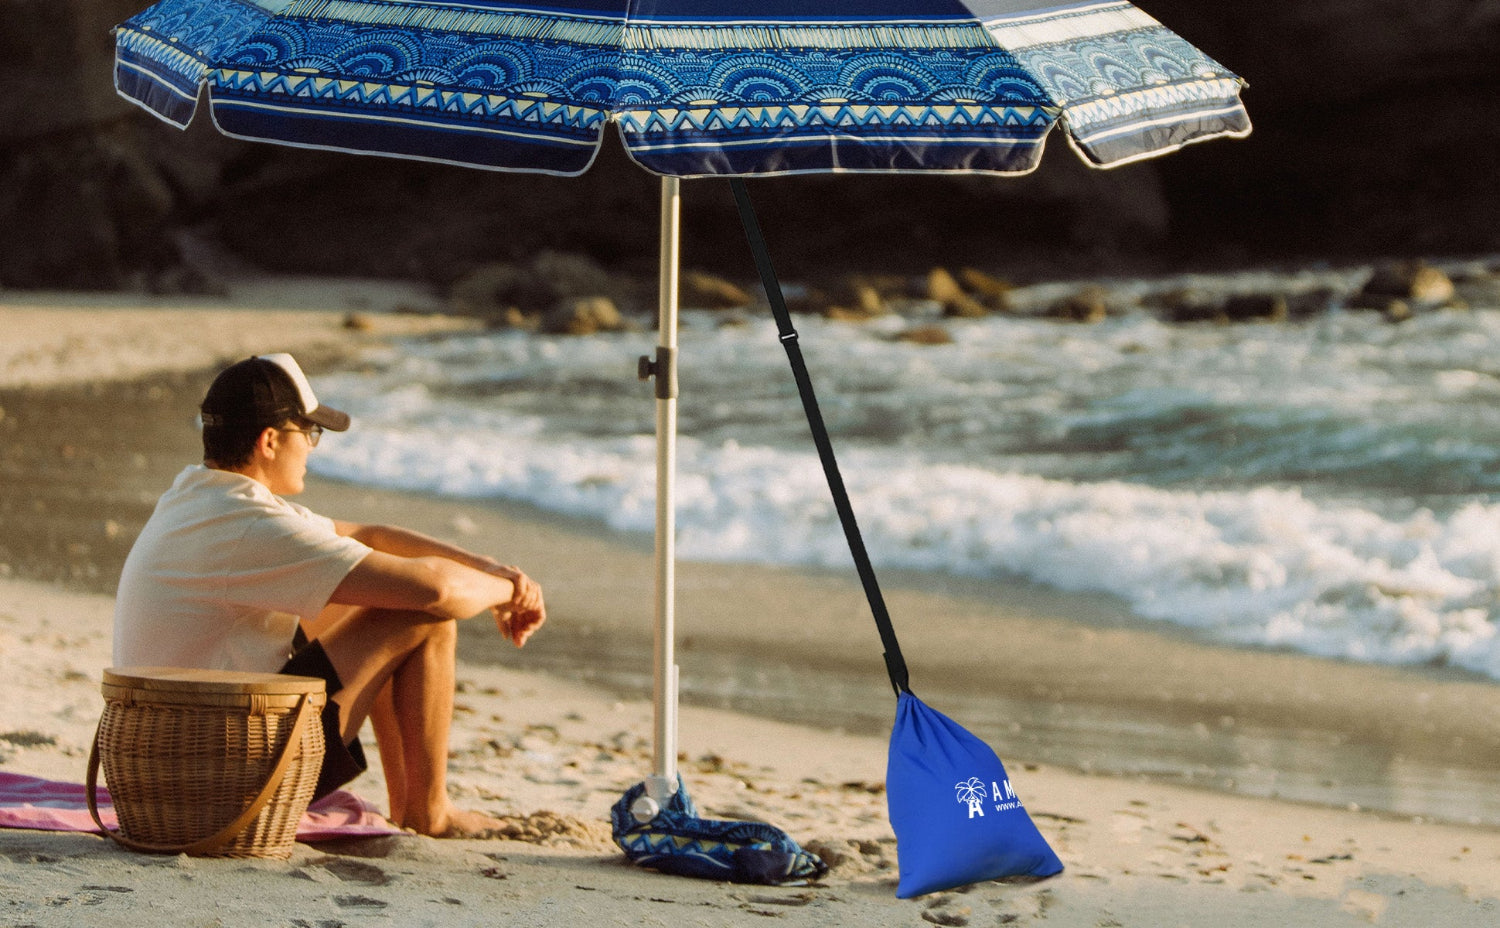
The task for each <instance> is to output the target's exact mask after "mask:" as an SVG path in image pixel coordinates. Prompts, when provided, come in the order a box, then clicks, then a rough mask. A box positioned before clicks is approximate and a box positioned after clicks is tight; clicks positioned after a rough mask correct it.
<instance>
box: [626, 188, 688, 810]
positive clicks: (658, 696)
mask: <svg viewBox="0 0 1500 928" xmlns="http://www.w3.org/2000/svg"><path fill="white" fill-rule="evenodd" d="M680 186H681V185H680V184H679V182H678V180H677V178H675V177H663V178H662V179H661V256H660V269H659V279H658V287H657V306H658V313H657V321H658V337H657V343H656V357H655V358H654V359H652V358H641V364H640V375H641V379H642V380H646V379H649V378H652V377H655V378H656V631H655V647H654V649H653V650H654V655H653V658H654V660H653V663H654V680H653V684H652V701H653V703H654V706H655V714H654V734H655V756H654V759H653V765H652V772H651V775H650V776H648V777H647V778H646V793H645V795H644V796H642V797H641V798H640V799H639V800H637V802H636V804H635V805H634V806H633V807H632V808H631V812H632V814H634V815H635V817H636V818H637V819H638V820H639V821H641V822H648V821H650V820H651V819H653V818H655V817H656V814H657V813H658V812H659V811H661V808H662V806H664V805H665V804H666V801H667V800H668V799H669V798H670V797H671V796H672V794H674V793H676V792H677V657H676V614H675V613H676V589H677V581H676V564H677V543H676V542H677V517H676V493H675V489H674V481H675V476H676V471H677V274H678V267H679V258H678V254H679V243H680V238H679V230H680V221H679V217H680V215H681V203H682V196H681V191H680Z"/></svg>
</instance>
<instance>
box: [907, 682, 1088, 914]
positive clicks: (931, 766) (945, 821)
mask: <svg viewBox="0 0 1500 928" xmlns="http://www.w3.org/2000/svg"><path fill="white" fill-rule="evenodd" d="M885 789H886V800H887V803H888V805H889V809H890V817H891V827H892V828H893V829H895V832H896V853H897V857H898V859H899V863H900V870H901V881H900V883H899V885H897V887H896V896H897V897H898V898H901V899H909V898H911V897H912V896H920V895H923V894H924V893H932V892H937V891H938V890H943V889H952V888H954V887H956V886H964V885H967V884H969V883H977V882H980V881H981V880H993V879H998V878H1000V877H1005V876H1034V877H1045V876H1052V875H1053V874H1056V873H1061V872H1062V869H1063V865H1062V861H1061V860H1058V858H1057V855H1056V854H1055V853H1053V852H1052V848H1051V847H1049V846H1048V845H1047V841H1046V839H1045V838H1043V837H1042V835H1041V833H1040V832H1038V831H1037V830H1036V825H1035V824H1033V823H1032V821H1031V816H1030V815H1027V814H1026V809H1025V808H1023V807H1022V805H1021V801H1020V800H1019V799H1018V798H1016V794H1015V791H1014V790H1013V789H1012V788H1011V785H1010V778H1009V777H1008V776H1006V773H1005V766H1004V765H1003V764H1001V763H1000V758H999V757H997V756H996V755H995V752H994V751H993V750H991V749H990V747H989V745H987V744H985V743H984V742H983V741H980V740H979V739H978V738H976V737H974V736H973V735H971V734H970V733H969V732H968V731H966V730H965V729H964V728H963V727H962V726H961V725H959V724H958V723H957V722H955V721H953V720H952V719H950V718H948V717H947V716H946V715H943V714H942V713H941V712H938V711H937V710H935V709H932V708H929V707H928V706H927V705H926V704H924V703H923V702H922V701H921V700H920V699H918V698H917V697H915V696H913V695H912V694H911V693H910V692H907V691H903V692H902V693H901V694H900V696H899V698H898V700H897V703H896V724H895V726H894V728H893V729H892V730H891V750H890V759H889V761H888V764H887V767H886V775H885Z"/></svg>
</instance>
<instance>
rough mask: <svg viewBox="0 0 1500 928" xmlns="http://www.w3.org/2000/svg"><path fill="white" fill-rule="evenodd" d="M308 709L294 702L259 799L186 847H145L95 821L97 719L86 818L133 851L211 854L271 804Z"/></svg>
mask: <svg viewBox="0 0 1500 928" xmlns="http://www.w3.org/2000/svg"><path fill="white" fill-rule="evenodd" d="M311 708H312V706H311V704H310V703H309V702H308V694H306V693H304V694H303V695H302V698H301V699H300V700H299V701H298V702H297V719H296V721H294V722H293V723H292V731H291V734H289V735H287V739H286V741H285V743H283V744H282V745H281V751H280V752H279V754H278V756H277V758H276V766H275V767H273V768H272V769H271V774H270V776H268V777H267V778H266V785H265V786H263V787H261V791H260V795H258V796H256V797H255V801H253V802H251V803H250V805H248V806H246V807H245V811H243V812H241V813H240V814H239V815H238V816H237V817H236V818H235V820H234V821H232V822H230V823H229V824H228V825H225V826H224V827H223V828H222V829H220V830H219V832H218V833H217V834H214V835H210V836H209V837H207V838H202V839H200V840H197V841H193V842H191V843H189V844H177V845H172V844H147V843H145V842H143V841H133V840H131V839H130V838H127V837H125V836H124V835H123V834H121V833H120V832H119V831H111V830H110V829H108V828H105V827H104V822H103V821H102V820H101V819H100V818H99V801H98V797H97V796H96V795H95V793H96V792H97V789H96V784H97V783H98V782H99V732H100V729H102V728H103V726H104V720H103V719H102V718H101V719H100V720H99V727H98V728H95V729H94V743H93V746H92V747H90V748H89V771H88V776H87V777H85V779H84V791H85V792H86V793H87V798H88V804H89V814H90V815H92V816H93V817H94V824H95V825H98V826H99V830H100V831H102V832H104V834H106V835H108V836H109V837H111V838H113V839H115V841H117V842H119V843H120V844H121V845H123V846H124V847H128V848H130V849H131V850H133V851H145V852H147V853H150V854H187V855H189V856H206V855H209V854H212V853H213V852H214V851H217V850H218V849H219V848H221V847H223V846H224V845H226V844H228V843H229V842H230V841H233V840H234V837H235V835H238V834H239V833H240V832H241V831H243V830H244V829H245V826H247V825H249V824H250V823H251V822H253V821H255V817H256V816H257V815H259V814H260V812H261V810H262V809H264V808H265V807H266V803H268V802H270V801H271V797H272V796H274V795H275V793H276V790H277V788H279V787H280V786H281V781H282V779H283V778H285V777H286V772H287V768H289V767H290V766H291V765H292V761H294V760H296V759H297V755H298V754H299V753H301V749H302V733H303V731H304V730H305V729H306V728H307V719H308V717H309V716H311V715H312V711H311Z"/></svg>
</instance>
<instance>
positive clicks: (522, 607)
mask: <svg viewBox="0 0 1500 928" xmlns="http://www.w3.org/2000/svg"><path fill="white" fill-rule="evenodd" d="M489 572H490V573H492V574H494V575H495V576H497V577H504V578H505V579H507V580H509V581H510V582H511V586H512V588H513V592H512V593H511V597H510V601H509V602H507V603H501V604H499V605H497V606H495V607H494V610H493V612H494V613H495V627H496V628H498V629H500V634H502V635H504V636H505V637H507V638H509V639H510V640H511V642H512V643H514V644H515V646H516V647H518V648H519V647H523V646H524V645H525V644H526V639H528V638H530V637H531V636H532V633H534V632H535V631H536V630H537V629H539V628H541V627H542V623H544V622H546V621H547V606H546V603H545V602H544V601H543V600H542V588H541V586H540V585H539V584H538V583H537V582H536V581H535V580H533V579H531V578H530V577H528V576H526V574H524V573H523V572H521V570H520V569H519V568H516V567H509V566H506V565H503V564H497V565H495V566H494V567H492V568H490V571H489Z"/></svg>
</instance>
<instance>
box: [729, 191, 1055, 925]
mask: <svg viewBox="0 0 1500 928" xmlns="http://www.w3.org/2000/svg"><path fill="white" fill-rule="evenodd" d="M730 186H731V187H732V189H733V191H734V198H735V204H736V206H737V207H738V208H739V213H740V221H741V222H742V223H743V225H744V227H745V237H746V238H747V239H748V240H749V242H750V249H751V251H753V252H754V254H755V264H756V268H757V270H758V271H759V273H760V278H761V283H762V285H763V286H764V287H765V290H766V298H767V299H768V300H769V301H770V304H771V311H772V313H774V314H775V316H776V325H777V328H778V329H779V330H780V337H781V344H782V345H783V346H784V347H785V348H786V353H787V358H788V360H789V361H790V362H791V366H792V372H793V375H794V376H795V377H796V379H797V389H798V392H799V393H800V394H801V395H802V408H803V411H804V412H806V413H807V422H808V425H809V427H810V428H811V429H812V433H813V441H814V443H815V444H816V445H817V448H818V457H819V459H820V460H821V461H822V464H823V472H824V474H825V475H826V476H827V478H828V489H829V491H830V492H831V493H832V494H833V499H834V505H835V507H836V508H837V510H838V513H839V521H840V523H841V524H842V526H843V528H844V535H845V537H846V538H847V539H848V542H849V551H850V554H852V555H853V557H854V563H855V566H856V568H857V569H858V571H859V577H860V581H861V583H862V584H863V585H864V589H865V596H866V598H867V599H868V600H869V602H870V611H871V612H872V613H873V614H874V617H875V624H876V626H877V627H878V628H879V630H880V640H881V643H882V644H883V645H884V646H885V665H886V672H887V673H888V674H889V675H890V678H891V686H892V687H893V688H894V689H895V690H896V720H895V724H894V726H893V727H892V730H891V745H890V753H889V757H888V761H887V765H886V800H887V804H888V809H889V814H890V819H891V827H892V829H893V830H894V831H895V832H896V850H897V858H898V862H899V866H900V877H901V878H900V882H899V884H898V885H897V887H896V895H897V896H899V897H901V898H903V899H904V898H909V897H912V896H920V895H923V894H925V893H931V892H937V891H939V890H943V889H952V888H954V887H957V886H964V885H967V884H969V883H976V882H979V881H981V880H992V879H998V878H1000V877H1010V876H1027V877H1038V878H1040V877H1048V876H1052V875H1054V874H1057V873H1060V872H1062V869H1063V865H1062V861H1061V860H1059V859H1058V857H1057V855H1056V854H1055V853H1054V852H1053V851H1052V848H1051V847H1050V846H1048V844H1047V841H1046V839H1045V838H1043V837H1042V835H1041V833H1040V832H1038V831H1037V828H1036V824H1035V823H1034V822H1032V820H1031V816H1030V815H1029V814H1028V813H1027V812H1026V809H1025V807H1024V806H1023V805H1022V804H1021V801H1020V799H1019V798H1018V797H1017V796H1016V792H1015V789H1014V787H1013V786H1012V785H1011V781H1010V777H1009V775H1008V774H1007V773H1006V772H1005V766H1004V765H1003V764H1002V763H1001V762H1000V758H999V757H998V756H997V755H996V754H995V752H994V751H993V750H992V749H991V748H990V747H989V746H988V745H987V744H985V743H984V742H983V741H982V740H980V739H979V738H977V737H975V736H974V735H973V734H971V733H970V732H968V731H967V730H965V729H964V728H963V726H961V725H959V724H958V723H957V722H954V721H953V720H952V719H950V718H948V717H947V716H946V715H943V714H942V713H941V712H938V711H936V710H934V709H932V708H930V707H928V706H927V705H926V704H925V703H923V702H922V701H921V700H920V699H918V698H917V697H916V696H915V695H913V694H912V692H911V688H910V686H909V680H908V673H907V669H906V661H905V659H904V658H903V657H902V655H901V646H900V644H899V642H897V640H896V631H895V628H894V627H893V626H892V624H891V618H890V614H889V612H888V611H887V609H886V606H885V599H884V597H883V596H882V595H881V592H880V584H879V583H878V582H877V581H876V579H875V569H874V567H873V565H872V564H871V563H870V556H869V553H868V552H867V551H866V550H865V545H864V540H863V539H862V538H861V537H860V531H859V524H858V522H857V521H856V520H855V518H854V509H853V506H852V505H851V504H850V502H849V493H848V490H847V489H846V488H845V486H844V480H843V477H842V476H841V475H840V473H839V466H838V461H837V459H836V458H835V457H834V454H833V443H832V441H831V440H830V439H829V437H828V428H827V426H826V425H825V424H824V422H823V416H822V413H821V412H820V411H819V409H818V401H817V397H816V395H815V394H814V392H813V386H812V378H811V377H810V375H809V374H808V371H807V364H806V362H805V361H804V359H803V357H802V349H801V347H800V346H799V345H798V339H797V332H796V330H795V329H794V328H793V326H792V320H791V314H790V313H789V312H788V311H787V308H786V300H785V298H784V297H783V296H782V293H781V285H780V284H779V283H778V282H777V280H776V272H775V270H774V269H773V268H772V266H771V258H770V253H769V252H768V251H767V249H766V243H765V238H764V236H763V235H762V234H761V231H760V223H759V221H758V220H757V219H756V217H755V208H754V206H753V205H752V204H751V202H750V194H749V191H747V190H746V189H745V184H744V182H743V181H741V180H739V179H737V178H736V179H733V180H731V181H730Z"/></svg>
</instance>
